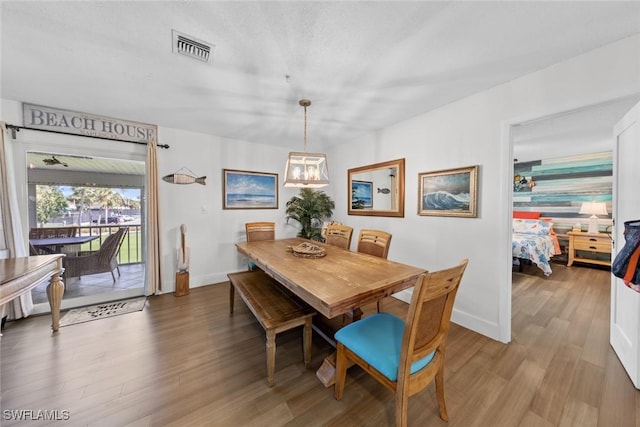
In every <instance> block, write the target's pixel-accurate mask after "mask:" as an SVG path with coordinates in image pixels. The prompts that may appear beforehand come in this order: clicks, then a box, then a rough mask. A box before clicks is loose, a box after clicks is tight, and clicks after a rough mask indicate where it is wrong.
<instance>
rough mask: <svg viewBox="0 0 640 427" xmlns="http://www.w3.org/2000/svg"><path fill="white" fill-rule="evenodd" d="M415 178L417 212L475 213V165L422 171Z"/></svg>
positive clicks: (476, 185) (476, 189)
mask: <svg viewBox="0 0 640 427" xmlns="http://www.w3.org/2000/svg"><path fill="white" fill-rule="evenodd" d="M418 181H419V182H418V198H419V200H418V215H427V216H460V217H469V218H475V217H476V216H477V195H478V166H477V165H476V166H468V167H464V168H457V169H446V170H439V171H434V172H423V173H420V174H418Z"/></svg>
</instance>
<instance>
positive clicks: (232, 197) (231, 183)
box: [222, 169, 278, 209]
mask: <svg viewBox="0 0 640 427" xmlns="http://www.w3.org/2000/svg"><path fill="white" fill-rule="evenodd" d="M223 175H224V176H223V180H222V183H223V192H222V194H223V202H222V203H223V205H222V208H223V209H278V174H277V173H266V172H250V171H240V170H233V169H223Z"/></svg>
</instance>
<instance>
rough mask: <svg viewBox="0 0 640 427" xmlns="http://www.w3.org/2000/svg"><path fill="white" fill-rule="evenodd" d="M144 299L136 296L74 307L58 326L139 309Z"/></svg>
mask: <svg viewBox="0 0 640 427" xmlns="http://www.w3.org/2000/svg"><path fill="white" fill-rule="evenodd" d="M146 301H147V297H138V298H132V299H126V300H122V301H113V302H107V303H103V304H98V305H92V306H89V307H81V308H74V309H72V310H69V311H68V312H67V313H66V314H65V315H64V316H63V317H62V319H60V326H69V325H75V324H78V323H84V322H89V321H91V320H98V319H105V318H107V317H113V316H119V315H121V314H127V313H133V312H135V311H141V310H142V309H143V308H144V304H145V302H146Z"/></svg>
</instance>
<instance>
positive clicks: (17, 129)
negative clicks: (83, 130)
mask: <svg viewBox="0 0 640 427" xmlns="http://www.w3.org/2000/svg"><path fill="white" fill-rule="evenodd" d="M6 127H7V129H9V130H10V131H11V138H12V139H16V132H20V129H25V130H36V131H38V132H49V133H58V134H60V135H71V136H82V137H85V138H95V139H107V140H110V141H118V142H128V143H131V144H142V145H147V143H146V142H138V141H123V140H121V139H115V138H107V137H103V136H93V135H77V134H75V133H66V132H59V131H57V130H49V129H35V128H28V127H25V126H16V125H10V124H6ZM156 146H157V147H160V148H169V145H168V144H158V143H156Z"/></svg>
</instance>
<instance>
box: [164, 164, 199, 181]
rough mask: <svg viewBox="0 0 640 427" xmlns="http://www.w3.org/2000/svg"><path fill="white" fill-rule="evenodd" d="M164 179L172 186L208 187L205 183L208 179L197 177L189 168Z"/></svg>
mask: <svg viewBox="0 0 640 427" xmlns="http://www.w3.org/2000/svg"><path fill="white" fill-rule="evenodd" d="M162 179H163V180H164V181H166V182H168V183H170V184H194V183H197V184H201V185H207V183H206V182H205V180H206V179H207V177H206V176H196V174H195V173H193V172H192V171H191V170H189V169H187V168H180V169H179V170H178V171H176V172H174V173H172V174H170V175H165V176H163V177H162Z"/></svg>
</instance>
